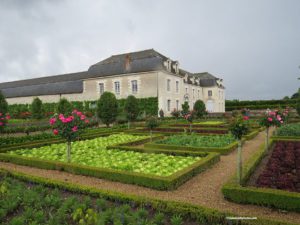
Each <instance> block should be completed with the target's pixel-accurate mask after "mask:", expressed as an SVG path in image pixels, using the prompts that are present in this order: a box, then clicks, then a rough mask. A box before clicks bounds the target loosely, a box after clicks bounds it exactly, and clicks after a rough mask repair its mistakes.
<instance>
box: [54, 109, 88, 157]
mask: <svg viewBox="0 0 300 225" xmlns="http://www.w3.org/2000/svg"><path fill="white" fill-rule="evenodd" d="M49 123H50V125H51V126H52V129H53V134H54V135H59V136H61V137H62V138H64V139H65V140H66V141H67V161H68V162H70V161H71V142H72V141H75V140H76V139H78V137H79V136H80V134H81V133H82V131H83V129H84V128H85V127H86V125H87V124H88V123H89V120H87V119H86V116H85V115H84V114H83V113H82V112H79V111H77V110H74V111H73V112H72V113H71V115H68V116H66V115H63V114H59V115H54V116H53V117H52V118H51V119H50V120H49Z"/></svg>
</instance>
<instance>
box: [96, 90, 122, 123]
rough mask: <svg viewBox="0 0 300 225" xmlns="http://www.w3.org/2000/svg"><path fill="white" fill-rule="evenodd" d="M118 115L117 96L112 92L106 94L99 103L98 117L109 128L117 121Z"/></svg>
mask: <svg viewBox="0 0 300 225" xmlns="http://www.w3.org/2000/svg"><path fill="white" fill-rule="evenodd" d="M117 115H118V102H117V99H116V96H115V95H114V94H113V93H110V92H104V93H103V94H102V95H101V97H100V99H99V100H98V102H97V116H98V118H100V119H101V121H102V122H103V123H104V124H105V125H106V126H107V127H109V125H110V124H111V123H113V122H115V121H116V118H117Z"/></svg>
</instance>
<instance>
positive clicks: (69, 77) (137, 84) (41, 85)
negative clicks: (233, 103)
mask: <svg viewBox="0 0 300 225" xmlns="http://www.w3.org/2000/svg"><path fill="white" fill-rule="evenodd" d="M0 90H1V91H2V93H3V94H4V96H5V97H6V98H7V101H8V103H9V104H22V103H31V102H32V100H33V98H35V97H39V98H40V99H41V100H42V101H43V102H58V101H59V99H60V98H62V97H64V98H66V99H68V100H70V101H85V100H89V101H91V100H97V99H99V97H100V96H101V94H102V93H103V92H105V91H109V92H112V93H114V94H115V95H116V97H117V98H118V99H122V98H127V96H128V95H134V96H135V97H137V98H148V97H157V98H158V109H163V111H164V112H165V114H166V115H170V113H171V111H172V110H173V109H174V108H175V109H178V110H180V109H181V105H182V104H183V103H184V102H185V101H187V102H188V103H189V105H190V108H192V107H193V105H194V103H195V102H196V101H197V100H198V99H200V100H202V101H203V102H204V103H205V105H206V109H207V110H208V111H209V112H224V111H225V87H224V86H223V80H222V79H220V78H217V77H215V76H213V75H212V74H210V73H207V72H204V73H191V72H188V71H185V70H183V69H181V68H180V66H179V62H178V61H174V60H171V59H170V58H168V57H166V56H164V55H162V54H160V53H158V52H157V51H155V50H153V49H148V50H144V51H138V52H131V53H126V54H120V55H113V56H111V57H109V58H107V59H104V60H102V61H100V62H98V63H96V64H94V65H92V66H90V67H89V69H88V70H87V71H83V72H77V73H69V74H62V75H55V76H48V77H41V78H34V79H28V80H20V81H13V82H5V83H0Z"/></svg>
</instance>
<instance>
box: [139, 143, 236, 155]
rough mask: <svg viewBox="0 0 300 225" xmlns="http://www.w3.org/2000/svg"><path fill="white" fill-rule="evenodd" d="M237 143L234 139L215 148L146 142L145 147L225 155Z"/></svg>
mask: <svg viewBox="0 0 300 225" xmlns="http://www.w3.org/2000/svg"><path fill="white" fill-rule="evenodd" d="M237 145H238V143H237V142H236V141H235V142H233V143H231V144H230V145H228V146H226V147H223V148H217V147H190V146H179V145H167V144H157V143H155V142H150V143H146V144H145V145H144V146H145V148H152V149H153V148H156V149H166V150H169V151H173V152H175V151H178V150H179V151H180V150H181V151H195V152H217V153H220V154H223V155H226V154H228V153H230V152H231V151H233V150H234V149H236V148H237Z"/></svg>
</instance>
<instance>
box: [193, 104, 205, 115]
mask: <svg viewBox="0 0 300 225" xmlns="http://www.w3.org/2000/svg"><path fill="white" fill-rule="evenodd" d="M194 114H195V116H196V117H197V118H202V117H203V116H204V115H205V114H206V108H205V104H204V102H203V101H201V100H197V101H196V102H195V104H194Z"/></svg>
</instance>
